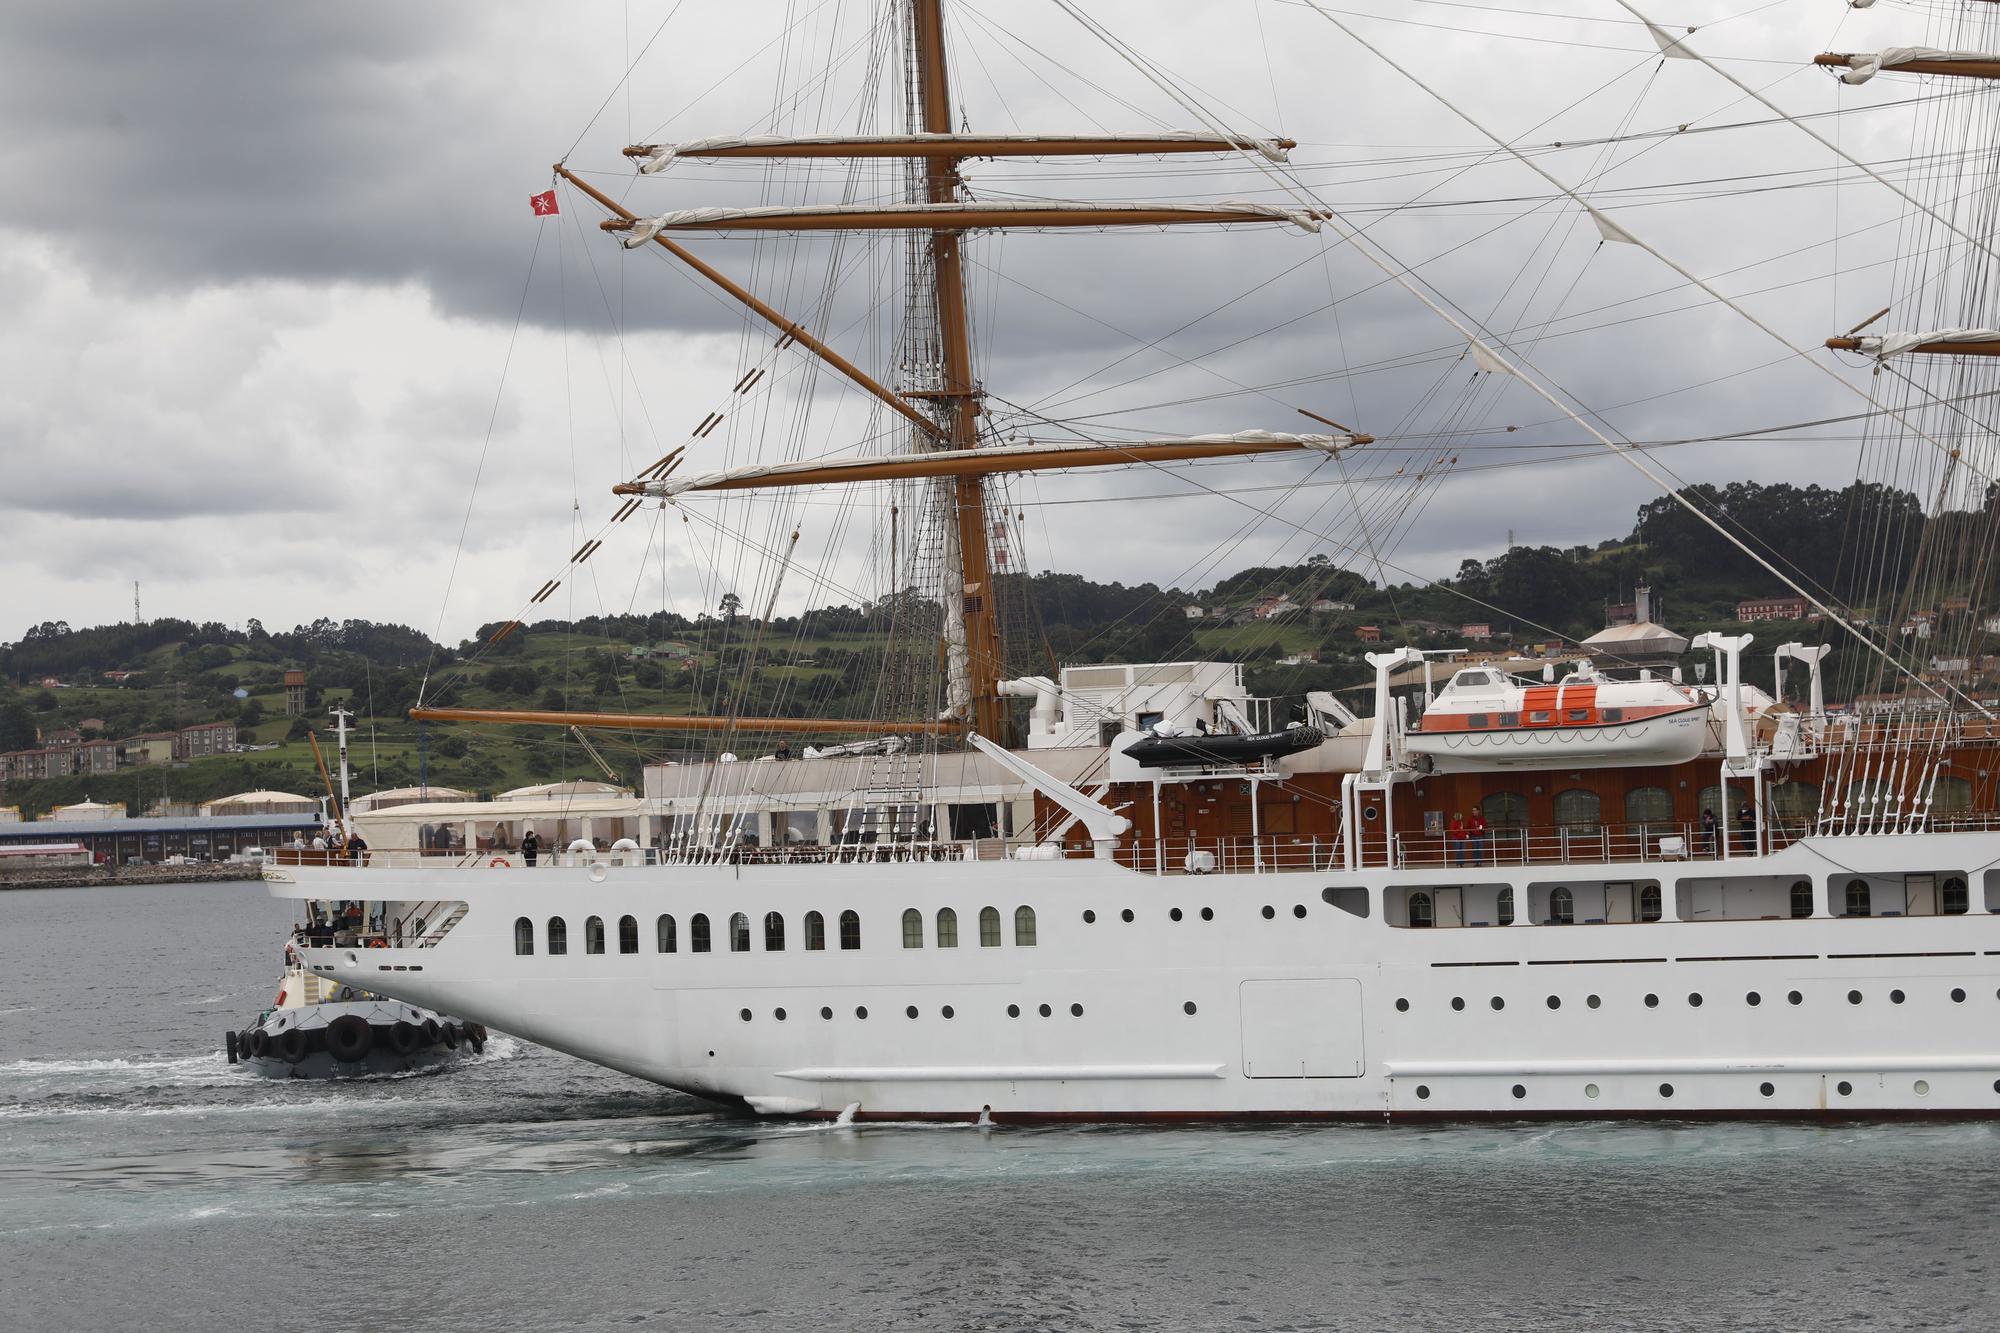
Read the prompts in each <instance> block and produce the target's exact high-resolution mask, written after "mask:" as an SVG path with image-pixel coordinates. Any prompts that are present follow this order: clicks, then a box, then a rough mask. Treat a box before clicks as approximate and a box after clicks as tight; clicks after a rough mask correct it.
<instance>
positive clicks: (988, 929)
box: [979, 907, 1000, 949]
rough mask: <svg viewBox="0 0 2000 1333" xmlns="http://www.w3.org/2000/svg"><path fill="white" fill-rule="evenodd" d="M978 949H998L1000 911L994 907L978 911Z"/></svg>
mask: <svg viewBox="0 0 2000 1333" xmlns="http://www.w3.org/2000/svg"><path fill="white" fill-rule="evenodd" d="M979 947H980V948H982V949H997V948H999V947H1000V910H999V909H998V908H995V907H982V908H980V909H979Z"/></svg>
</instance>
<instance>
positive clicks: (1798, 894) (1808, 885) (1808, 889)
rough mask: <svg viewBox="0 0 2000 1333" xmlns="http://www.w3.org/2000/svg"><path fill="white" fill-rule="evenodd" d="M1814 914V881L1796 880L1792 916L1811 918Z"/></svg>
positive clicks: (1793, 886)
mask: <svg viewBox="0 0 2000 1333" xmlns="http://www.w3.org/2000/svg"><path fill="white" fill-rule="evenodd" d="M1812 912H1813V900H1812V881H1811V880H1809V879H1795V880H1793V881H1792V915H1793V916H1811V915H1812Z"/></svg>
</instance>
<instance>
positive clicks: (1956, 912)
mask: <svg viewBox="0 0 2000 1333" xmlns="http://www.w3.org/2000/svg"><path fill="white" fill-rule="evenodd" d="M1971 906H1972V900H1971V898H1970V896H1969V895H1968V894H1967V893H1966V891H1965V881H1964V880H1962V879H1960V878H1959V877H1958V876H1956V875H1953V876H1952V877H1951V878H1950V879H1947V880H1946V881H1945V882H1944V883H1943V885H1941V886H1940V887H1939V890H1938V911H1939V912H1941V913H1943V914H1944V915H1945V916H1964V915H1965V914H1966V912H1967V911H1968V910H1970V909H1971Z"/></svg>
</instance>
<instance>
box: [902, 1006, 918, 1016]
mask: <svg viewBox="0 0 2000 1333" xmlns="http://www.w3.org/2000/svg"><path fill="white" fill-rule="evenodd" d="M916 1016H917V1006H915V1005H914V1004H913V1005H911V1006H910V1007H909V1008H907V1009H905V1010H904V1011H903V1017H905V1018H915V1017H916Z"/></svg>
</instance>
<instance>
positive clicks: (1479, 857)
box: [1465, 810, 1486, 866]
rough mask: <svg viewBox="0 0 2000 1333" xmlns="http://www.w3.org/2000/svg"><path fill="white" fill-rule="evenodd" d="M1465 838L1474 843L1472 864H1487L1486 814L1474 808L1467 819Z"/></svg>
mask: <svg viewBox="0 0 2000 1333" xmlns="http://www.w3.org/2000/svg"><path fill="white" fill-rule="evenodd" d="M1465 840H1466V841H1467V842H1469V843H1471V844H1472V864H1474V865H1476V866H1483V865H1485V864H1486V816H1485V815H1482V814H1480V813H1479V811H1477V810H1474V811H1473V812H1472V818H1470V819H1468V820H1466V821H1465Z"/></svg>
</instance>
